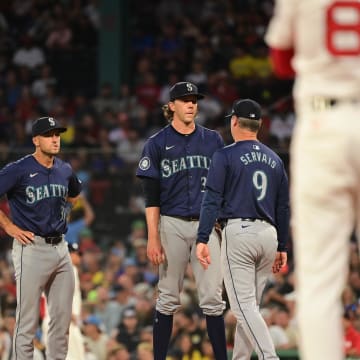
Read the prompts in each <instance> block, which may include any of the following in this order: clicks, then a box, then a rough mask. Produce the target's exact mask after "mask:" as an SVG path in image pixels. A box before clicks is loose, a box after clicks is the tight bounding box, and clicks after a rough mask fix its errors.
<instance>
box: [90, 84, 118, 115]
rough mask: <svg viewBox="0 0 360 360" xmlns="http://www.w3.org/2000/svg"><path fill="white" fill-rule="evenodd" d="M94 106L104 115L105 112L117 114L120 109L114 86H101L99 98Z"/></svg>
mask: <svg viewBox="0 0 360 360" xmlns="http://www.w3.org/2000/svg"><path fill="white" fill-rule="evenodd" d="M93 105H94V108H95V110H96V111H97V112H98V113H102V112H103V111H104V110H110V111H112V112H116V111H117V110H118V109H119V101H118V100H117V99H116V98H115V96H114V93H113V88H112V84H110V83H104V84H102V85H101V87H100V92H99V94H98V96H97V97H96V98H95V99H94V100H93Z"/></svg>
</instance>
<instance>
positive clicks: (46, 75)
mask: <svg viewBox="0 0 360 360" xmlns="http://www.w3.org/2000/svg"><path fill="white" fill-rule="evenodd" d="M56 82H57V81H56V78H55V77H54V76H53V74H52V69H51V66H50V65H49V64H44V65H42V67H41V70H40V77H38V78H36V79H35V80H34V81H33V83H32V85H31V92H32V94H33V95H34V96H35V97H37V98H40V99H41V98H43V97H44V96H45V95H46V93H47V86H48V85H50V86H56Z"/></svg>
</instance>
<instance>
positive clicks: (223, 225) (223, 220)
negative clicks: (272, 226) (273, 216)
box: [219, 218, 265, 230]
mask: <svg viewBox="0 0 360 360" xmlns="http://www.w3.org/2000/svg"><path fill="white" fill-rule="evenodd" d="M236 219H237V220H241V221H251V222H254V221H256V220H260V219H254V218H236ZM229 220H231V219H220V220H219V224H220V226H221V230H222V229H223V228H224V227H225V226H226V225H227V223H228V221H229ZM264 221H265V220H264Z"/></svg>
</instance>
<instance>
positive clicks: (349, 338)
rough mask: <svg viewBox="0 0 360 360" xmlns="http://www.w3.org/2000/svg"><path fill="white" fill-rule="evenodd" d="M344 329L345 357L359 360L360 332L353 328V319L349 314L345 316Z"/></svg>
mask: <svg viewBox="0 0 360 360" xmlns="http://www.w3.org/2000/svg"><path fill="white" fill-rule="evenodd" d="M343 327H344V349H345V355H346V356H347V357H351V358H358V357H359V356H360V332H359V331H358V330H356V329H355V327H354V326H353V324H352V321H351V317H350V315H349V314H348V313H347V312H345V313H344V315H343Z"/></svg>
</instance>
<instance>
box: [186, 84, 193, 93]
mask: <svg viewBox="0 0 360 360" xmlns="http://www.w3.org/2000/svg"><path fill="white" fill-rule="evenodd" d="M186 88H187V89H188V91H193V87H192V85H191V84H190V83H187V84H186Z"/></svg>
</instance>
